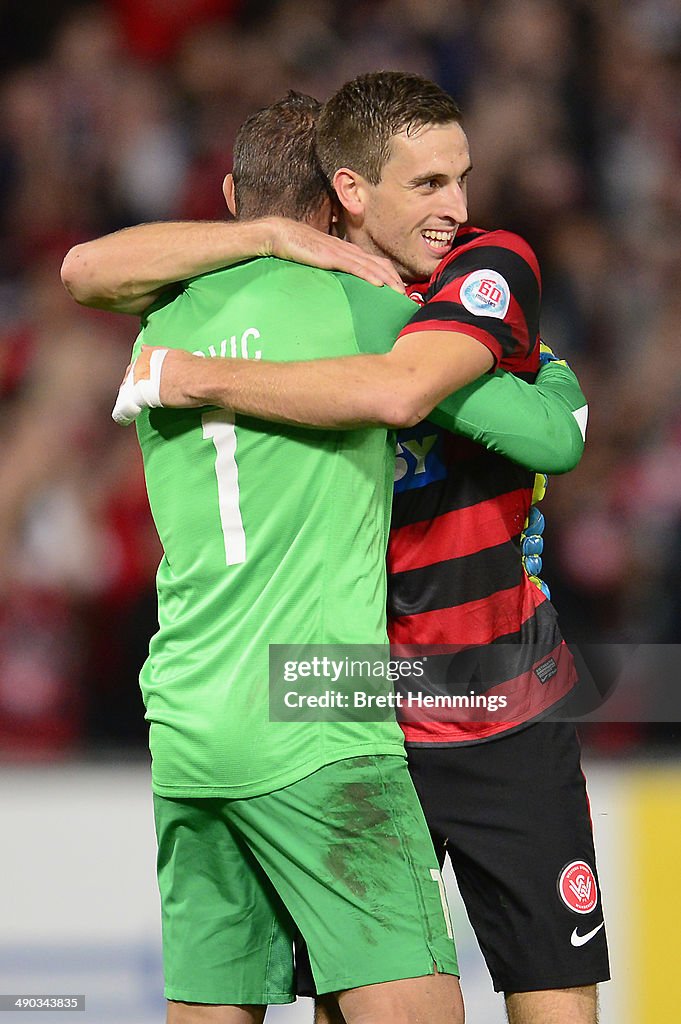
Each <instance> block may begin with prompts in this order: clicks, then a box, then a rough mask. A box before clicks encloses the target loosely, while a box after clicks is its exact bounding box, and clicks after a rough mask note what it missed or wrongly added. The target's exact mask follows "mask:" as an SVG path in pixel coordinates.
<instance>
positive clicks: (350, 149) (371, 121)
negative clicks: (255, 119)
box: [317, 71, 461, 185]
mask: <svg viewBox="0 0 681 1024" xmlns="http://www.w3.org/2000/svg"><path fill="white" fill-rule="evenodd" d="M452 122H457V123H460V122H461V110H460V109H459V106H458V104H457V103H456V101H455V100H453V99H452V97H451V96H450V95H449V93H446V92H445V91H444V89H441V88H440V86H439V85H436V84H435V82H431V81H429V80H428V79H427V78H422V77H421V75H415V74H411V73H410V72H406V71H376V72H372V73H371V74H368V75H360V76H359V77H358V78H354V79H353V80H352V81H351V82H346V83H345V85H344V86H342V87H341V88H340V89H339V90H338V92H337V93H336V94H335V95H334V96H332V97H331V99H329V100H328V101H327V102H326V103H325V104H324V107H323V109H322V112H321V114H320V116H319V120H318V121H317V153H318V154H319V161H320V163H321V165H322V167H323V169H324V173H325V174H326V176H327V178H328V179H329V181H332V180H333V176H334V174H335V173H336V171H337V170H338V168H339V167H350V168H351V169H352V170H353V171H357V172H358V173H359V174H361V175H362V176H363V177H365V178H366V179H367V181H369V182H371V184H372V185H377V184H378V183H379V181H380V180H381V174H382V173H383V167H384V165H385V164H386V163H387V161H388V160H389V159H390V155H391V143H392V139H393V137H394V136H395V135H399V134H400V132H403V131H406V133H407V135H409V134H413V133H415V132H417V131H418V130H419V129H420V128H423V127H424V126H425V125H436V124H437V125H441V124H450V123H452Z"/></svg>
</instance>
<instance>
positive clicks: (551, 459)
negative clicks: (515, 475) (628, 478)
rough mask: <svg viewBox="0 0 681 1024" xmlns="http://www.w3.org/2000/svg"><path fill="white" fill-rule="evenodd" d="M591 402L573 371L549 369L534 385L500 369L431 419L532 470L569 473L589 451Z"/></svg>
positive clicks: (559, 366)
mask: <svg viewBox="0 0 681 1024" xmlns="http://www.w3.org/2000/svg"><path fill="white" fill-rule="evenodd" d="M586 417H587V403H586V398H585V397H584V394H583V392H582V389H581V388H580V386H579V381H578V380H577V378H576V376H575V375H574V373H573V372H572V370H571V369H570V368H569V367H568V366H566V365H565V364H563V363H560V362H550V363H548V364H547V365H546V366H543V367H542V368H541V370H540V371H539V374H538V375H537V380H536V382H535V383H534V384H527V383H526V382H525V381H524V380H521V379H520V378H519V377H514V376H513V374H511V373H507V372H506V371H504V370H497V371H496V372H495V373H493V374H491V375H486V376H484V377H480V378H479V379H478V380H476V381H473V383H472V384H468V385H466V387H463V388H461V389H460V390H459V391H456V392H455V393H454V394H452V395H449V397H448V398H445V399H444V400H443V401H442V402H440V404H439V405H438V406H437V408H435V409H433V411H432V412H431V414H430V416H429V417H428V419H431V420H433V422H435V423H437V424H438V425H439V426H441V427H445V428H446V429H447V430H451V431H453V432H454V433H456V434H462V435H463V436H464V437H468V438H470V439H471V440H473V441H477V442H479V443H480V444H482V445H484V446H485V447H486V448H489V449H491V450H492V451H495V452H498V453H499V454H500V455H504V456H506V458H509V459H511V461H512V462H517V463H518V464H519V465H521V466H524V467H525V468H526V469H532V470H535V471H536V472H540V473H567V472H568V471H569V470H571V469H574V467H575V466H576V465H577V463H578V462H579V460H580V458H581V456H582V452H583V451H584V438H585V434H586Z"/></svg>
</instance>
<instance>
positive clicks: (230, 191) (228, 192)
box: [222, 174, 236, 217]
mask: <svg viewBox="0 0 681 1024" xmlns="http://www.w3.org/2000/svg"><path fill="white" fill-rule="evenodd" d="M222 194H223V196H224V197H225V202H226V203H227V209H228V210H229V212H230V213H231V214H232V216H233V217H236V200H235V197H234V175H233V174H226V175H225V180H224V181H223V183H222Z"/></svg>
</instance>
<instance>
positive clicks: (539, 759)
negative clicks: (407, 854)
mask: <svg viewBox="0 0 681 1024" xmlns="http://www.w3.org/2000/svg"><path fill="white" fill-rule="evenodd" d="M408 754H409V768H410V771H411V775H412V778H413V780H414V785H415V786H416V790H417V792H418V794H419V798H420V800H421V804H422V806H423V809H424V812H425V816H426V820H427V821H428V825H429V827H430V830H431V834H432V837H433V843H434V845H435V850H436V852H437V855H438V858H439V859H440V863H441V865H442V863H444V859H445V857H446V855H447V854H449V856H450V858H451V861H452V866H453V868H454V874H455V875H456V879H457V882H458V885H459V889H460V892H461V896H462V898H463V901H464V904H465V906H466V910H467V912H468V916H469V918H470V921H471V924H472V926H473V929H474V931H475V934H476V936H477V939H478V942H479V943H480V948H481V949H482V952H483V955H484V957H485V960H486V962H487V966H488V968H489V972H490V974H491V975H492V981H493V983H494V988H495V990H496V991H502V992H532V991H537V990H540V989H554V988H573V987H577V986H580V985H592V984H595V983H596V982H599V981H606V980H607V979H608V978H609V977H610V973H609V965H608V948H607V941H606V936H605V927H604V925H603V908H602V906H601V899H600V891H599V887H598V879H597V876H596V864H595V857H594V844H593V835H592V828H591V818H590V813H589V804H588V798H587V795H586V786H585V781H584V776H583V774H582V770H581V767H580V749H579V741H578V739H577V734H576V731H575V728H574V726H573V725H572V724H570V723H563V722H560V723H553V722H541V723H538V724H536V725H531V726H528V727H527V728H526V729H522V730H520V731H519V732H515V733H512V734H510V735H508V736H502V737H499V738H497V739H495V740H491V741H489V742H486V743H480V744H471V745H466V746H451V747H410V748H409V750H408Z"/></svg>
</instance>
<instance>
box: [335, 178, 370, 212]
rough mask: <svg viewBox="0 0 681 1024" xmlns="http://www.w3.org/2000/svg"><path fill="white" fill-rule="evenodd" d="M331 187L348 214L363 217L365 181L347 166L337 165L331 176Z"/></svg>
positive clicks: (365, 191) (365, 193)
mask: <svg viewBox="0 0 681 1024" xmlns="http://www.w3.org/2000/svg"><path fill="white" fill-rule="evenodd" d="M333 187H334V191H335V193H336V195H337V196H338V200H339V202H340V204H341V206H342V207H343V209H344V210H345V211H346V212H347V213H348V215H349V216H350V217H351V218H353V219H356V218H360V219H363V217H364V211H365V208H366V202H367V182H366V180H365V179H364V178H363V177H362V175H361V174H358V173H357V171H351V170H350V168H349V167H339V168H338V170H337V171H336V173H335V174H334V176H333Z"/></svg>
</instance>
